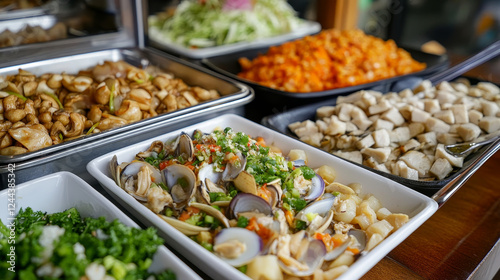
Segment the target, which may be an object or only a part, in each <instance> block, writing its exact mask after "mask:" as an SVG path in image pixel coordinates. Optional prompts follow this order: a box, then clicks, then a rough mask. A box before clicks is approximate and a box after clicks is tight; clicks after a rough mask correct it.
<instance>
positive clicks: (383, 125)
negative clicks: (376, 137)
mask: <svg viewBox="0 0 500 280" xmlns="http://www.w3.org/2000/svg"><path fill="white" fill-rule="evenodd" d="M393 128H394V124H393V123H392V122H390V121H386V120H383V119H378V120H376V121H375V122H374V123H373V129H375V130H379V129H385V130H387V131H391V130H392V129H393Z"/></svg>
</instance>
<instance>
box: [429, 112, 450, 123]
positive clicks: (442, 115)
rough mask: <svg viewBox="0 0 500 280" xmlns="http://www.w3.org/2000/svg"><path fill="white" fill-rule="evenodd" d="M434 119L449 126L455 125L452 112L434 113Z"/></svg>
mask: <svg viewBox="0 0 500 280" xmlns="http://www.w3.org/2000/svg"><path fill="white" fill-rule="evenodd" d="M432 116H433V117H435V118H437V119H440V120H442V121H443V122H445V123H447V124H454V123H455V115H453V112H452V111H451V110H443V111H439V112H437V113H434V114H433V115H432Z"/></svg>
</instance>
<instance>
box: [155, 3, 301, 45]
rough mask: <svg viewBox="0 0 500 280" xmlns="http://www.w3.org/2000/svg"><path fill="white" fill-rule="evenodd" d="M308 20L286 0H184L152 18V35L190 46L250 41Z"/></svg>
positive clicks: (287, 30)
mask: <svg viewBox="0 0 500 280" xmlns="http://www.w3.org/2000/svg"><path fill="white" fill-rule="evenodd" d="M303 22H304V21H303V20H302V19H300V18H298V17H297V16H296V12H295V10H294V9H293V8H292V7H291V6H290V5H289V4H288V3H287V1H286V0H232V1H231V0H184V1H182V2H181V3H180V4H179V5H178V6H177V8H176V10H175V12H174V13H173V14H172V13H170V14H169V13H161V14H157V15H153V16H150V17H149V33H150V36H151V37H154V38H156V39H161V40H162V41H166V42H173V43H176V44H180V45H183V46H186V47H189V48H207V47H214V46H220V45H226V44H232V43H236V42H249V41H254V40H257V39H262V38H268V37H272V36H276V35H280V34H284V33H288V32H291V31H293V30H295V29H297V28H298V27H300V25H301V24H302V23H303Z"/></svg>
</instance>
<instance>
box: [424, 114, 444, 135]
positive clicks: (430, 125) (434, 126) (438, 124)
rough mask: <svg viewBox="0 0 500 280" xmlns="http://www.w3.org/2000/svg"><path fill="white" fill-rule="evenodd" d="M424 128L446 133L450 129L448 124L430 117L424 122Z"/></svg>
mask: <svg viewBox="0 0 500 280" xmlns="http://www.w3.org/2000/svg"><path fill="white" fill-rule="evenodd" d="M425 129H426V130H427V131H434V132H436V133H447V132H448V131H449V130H450V125H449V124H447V123H445V122H444V121H442V120H440V119H436V118H434V117H430V118H428V119H427V121H426V122H425Z"/></svg>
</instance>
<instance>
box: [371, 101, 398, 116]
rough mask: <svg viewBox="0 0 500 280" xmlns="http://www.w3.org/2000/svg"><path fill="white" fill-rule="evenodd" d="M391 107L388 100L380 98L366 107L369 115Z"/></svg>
mask: <svg viewBox="0 0 500 280" xmlns="http://www.w3.org/2000/svg"><path fill="white" fill-rule="evenodd" d="M391 108H392V104H391V103H390V102H389V101H388V100H386V99H382V100H380V101H379V102H378V103H376V104H373V105H371V106H370V107H368V114H369V115H376V114H380V113H383V112H385V111H387V110H389V109H391Z"/></svg>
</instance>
